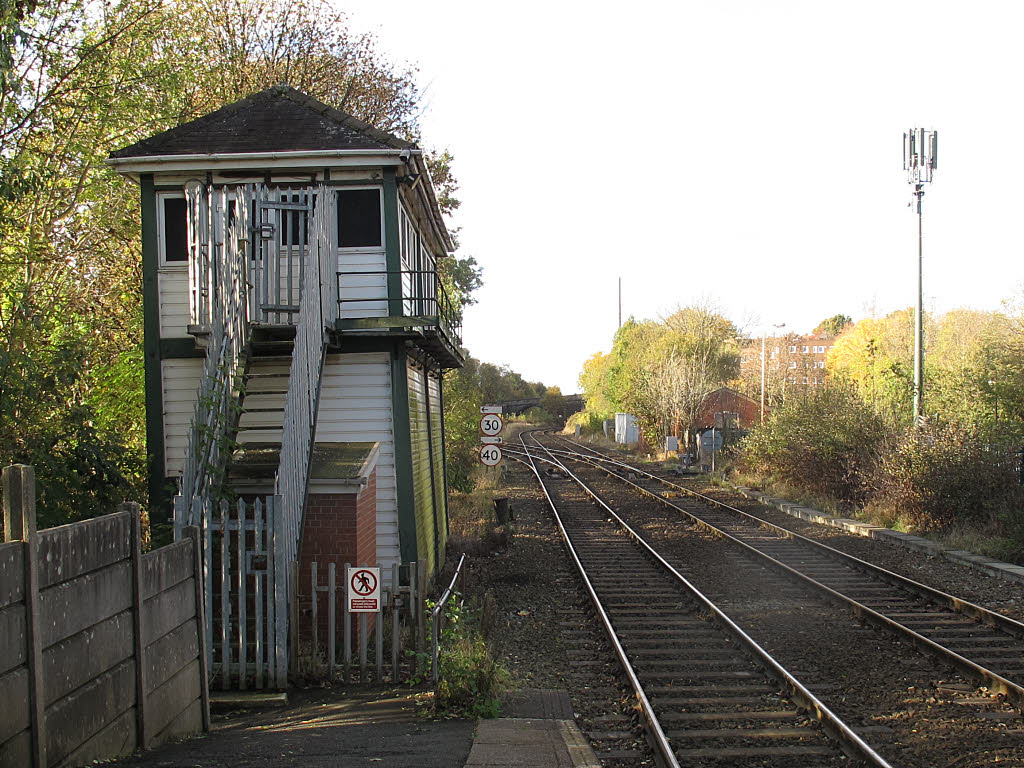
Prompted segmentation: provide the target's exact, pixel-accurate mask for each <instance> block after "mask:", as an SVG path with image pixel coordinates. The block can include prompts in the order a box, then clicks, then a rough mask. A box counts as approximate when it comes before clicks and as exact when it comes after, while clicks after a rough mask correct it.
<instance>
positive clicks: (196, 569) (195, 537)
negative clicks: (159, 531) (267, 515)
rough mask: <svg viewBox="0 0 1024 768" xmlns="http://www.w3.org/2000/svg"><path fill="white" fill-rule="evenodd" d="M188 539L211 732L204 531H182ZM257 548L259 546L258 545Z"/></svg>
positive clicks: (203, 691)
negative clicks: (189, 541) (190, 544)
mask: <svg viewBox="0 0 1024 768" xmlns="http://www.w3.org/2000/svg"><path fill="white" fill-rule="evenodd" d="M182 533H183V534H184V536H185V537H186V538H189V539H191V540H192V570H193V573H194V574H195V583H196V594H195V600H196V636H197V637H198V639H199V677H200V680H199V685H200V687H199V695H200V699H201V700H202V710H203V712H202V715H203V731H204V732H209V730H210V670H209V666H208V663H207V659H208V656H207V654H208V653H209V649H208V648H207V645H206V626H207V624H206V612H207V611H208V610H209V608H208V607H207V605H206V590H205V589H204V588H203V545H202V541H201V539H200V537H201V536H202V531H200V530H199V528H198V527H197V526H194V525H190V526H187V527H185V528H184V529H182ZM257 546H259V544H258V543H257Z"/></svg>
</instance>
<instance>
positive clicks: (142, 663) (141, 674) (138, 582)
mask: <svg viewBox="0 0 1024 768" xmlns="http://www.w3.org/2000/svg"><path fill="white" fill-rule="evenodd" d="M117 511H118V512H127V513H128V514H129V516H130V517H131V520H132V527H131V531H132V543H131V558H132V634H133V636H134V639H135V743H136V744H137V745H138V746H139V747H141V748H142V749H148V748H149V744H150V735H149V732H148V730H147V728H146V643H145V640H144V639H143V637H142V603H143V599H142V516H141V514H140V510H139V505H138V504H136V503H134V502H129V501H126V502H124V503H122V504H120V505H118V507H117Z"/></svg>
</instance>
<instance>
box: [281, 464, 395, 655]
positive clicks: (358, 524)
mask: <svg viewBox="0 0 1024 768" xmlns="http://www.w3.org/2000/svg"><path fill="white" fill-rule="evenodd" d="M314 562H315V563H316V564H317V582H318V583H319V586H321V587H325V586H327V578H328V569H329V567H330V564H331V563H334V568H335V589H336V592H335V603H336V608H335V610H336V631H337V638H336V642H337V646H338V653H339V654H340V653H341V647H342V631H343V627H344V625H343V613H342V611H343V608H344V600H345V596H346V586H347V585H346V583H345V563H348V564H349V565H369V566H374V565H376V564H377V472H376V469H375V470H374V471H373V472H371V473H370V476H369V479H368V482H367V484H366V485H365V486H363V487H362V488H360V489H359V490H358V491H356V490H355V489H352V490H347V489H346V492H342V491H339V492H331V493H323V492H318V491H316V490H315V489H314V490H311V492H310V494H309V496H308V498H307V502H306V515H305V520H304V523H303V529H302V547H301V550H300V554H299V589H298V597H299V627H298V629H299V649H300V653H306V652H308V649H309V647H310V644H311V639H312V636H313V635H312V632H313V610H312V605H313V590H312V575H311V574H312V567H311V566H312V564H313V563H314ZM316 598H317V624H318V625H319V627H318V635H317V637H318V641H319V647H320V648H321V649H326V647H327V630H328V605H329V603H328V596H327V592H325V591H322V592H317V593H316ZM370 618H371V621H370V626H372V625H373V621H372V618H373V614H371V616H370ZM353 626H355V627H358V619H357V618H356V617H353Z"/></svg>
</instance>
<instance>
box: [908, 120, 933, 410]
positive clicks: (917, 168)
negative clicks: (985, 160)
mask: <svg viewBox="0 0 1024 768" xmlns="http://www.w3.org/2000/svg"><path fill="white" fill-rule="evenodd" d="M938 156H939V132H938V131H926V130H925V129H924V128H912V129H911V130H909V131H907V132H906V133H904V134H903V170H905V171H906V172H907V181H908V182H909V183H910V184H913V185H914V192H913V195H914V200H915V202H916V204H917V205H916V207H917V312H916V313H915V317H914V424H916V425H919V424H920V423H921V415H922V412H923V409H924V287H923V281H922V272H923V269H922V262H923V252H924V249H923V244H924V238H923V229H922V215H921V201H922V199H923V198H924V185H925V184H927V183H930V182H931V180H932V175H933V174H934V172H935V169H936V168H937V167H938ZM912 204H913V203H912Z"/></svg>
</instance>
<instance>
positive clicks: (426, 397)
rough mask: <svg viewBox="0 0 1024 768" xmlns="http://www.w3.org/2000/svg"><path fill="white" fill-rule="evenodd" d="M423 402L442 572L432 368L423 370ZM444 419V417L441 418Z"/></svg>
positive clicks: (436, 548)
mask: <svg viewBox="0 0 1024 768" xmlns="http://www.w3.org/2000/svg"><path fill="white" fill-rule="evenodd" d="M423 402H424V404H425V405H426V408H427V462H428V464H429V466H430V510H431V512H432V513H433V515H432V517H433V520H432V521H431V522H432V523H433V528H434V567H435V569H436V570H438V571H440V570H441V564H442V563H443V562H444V561H443V560H442V558H441V520H440V519H439V518H440V516H441V511H440V510H439V509H438V508H437V471H436V467H437V457H436V456H434V424H433V421H434V419H433V414H432V413H431V412H430V368H424V370H423ZM441 418H442V419H444V416H443V415H442V416H441Z"/></svg>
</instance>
